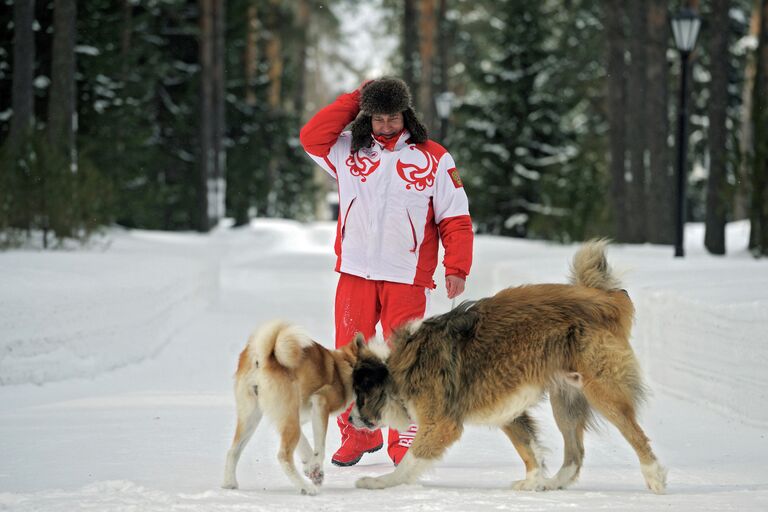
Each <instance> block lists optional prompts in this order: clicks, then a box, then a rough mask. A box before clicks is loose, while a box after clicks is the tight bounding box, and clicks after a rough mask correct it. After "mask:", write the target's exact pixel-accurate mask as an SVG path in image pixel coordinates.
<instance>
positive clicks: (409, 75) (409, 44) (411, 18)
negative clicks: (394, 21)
mask: <svg viewBox="0 0 768 512" xmlns="http://www.w3.org/2000/svg"><path fill="white" fill-rule="evenodd" d="M416 2H417V0H403V40H402V47H401V48H402V52H403V80H405V83H407V84H408V86H409V87H410V88H411V90H412V91H417V90H418V80H417V78H416V68H417V62H418V58H419V25H418V20H419V11H418V9H417V8H416Z"/></svg>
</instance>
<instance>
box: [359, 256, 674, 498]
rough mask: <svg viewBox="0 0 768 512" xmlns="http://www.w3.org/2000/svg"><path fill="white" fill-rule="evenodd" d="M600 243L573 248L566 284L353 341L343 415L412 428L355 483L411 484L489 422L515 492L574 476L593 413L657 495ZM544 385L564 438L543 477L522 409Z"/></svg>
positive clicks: (625, 325)
mask: <svg viewBox="0 0 768 512" xmlns="http://www.w3.org/2000/svg"><path fill="white" fill-rule="evenodd" d="M605 245H606V242H605V241H592V242H589V243H587V244H586V245H585V246H584V247H583V248H582V249H581V250H580V251H579V252H578V253H577V254H576V256H575V258H574V262H573V268H572V276H571V283H572V284H570V285H565V284H540V285H529V286H520V287H517V288H508V289H506V290H503V291H501V292H499V293H497V294H496V295H494V296H493V297H490V298H486V299H482V300H479V301H477V302H475V303H465V304H462V305H461V306H459V307H457V308H456V309H454V310H453V311H451V312H449V313H446V314H444V315H440V316H436V317H433V318H430V319H427V320H423V321H421V322H419V321H416V322H413V323H411V324H409V325H407V326H406V327H405V328H403V329H401V330H400V331H398V332H396V333H395V334H394V335H393V337H392V340H391V343H392V349H391V353H389V354H387V347H386V346H385V345H379V346H378V347H376V346H375V344H373V343H372V344H371V345H369V347H365V345H364V344H363V343H362V339H361V338H358V339H357V343H356V344H357V345H358V349H359V350H360V351H359V353H358V362H357V365H356V366H355V370H354V373H353V385H354V388H355V394H356V404H355V407H354V408H353V410H352V414H351V415H350V420H352V422H353V424H355V425H356V426H358V427H366V428H371V429H373V428H377V427H379V426H381V425H392V426H393V427H395V428H406V427H407V426H408V424H410V423H413V422H416V423H418V425H419V431H418V434H416V438H415V439H414V442H413V445H412V447H411V448H410V450H409V451H408V454H407V455H406V456H405V458H404V459H403V461H402V462H401V463H400V465H399V466H398V467H397V468H396V469H395V471H394V472H392V473H389V474H386V475H383V476H380V477H377V478H370V477H369V478H362V479H360V480H358V481H357V486H358V487H363V488H370V489H380V488H385V487H391V486H394V485H399V484H403V483H408V482H413V481H414V480H415V479H416V478H418V476H419V475H420V474H421V473H422V472H423V471H424V470H425V469H426V468H427V467H429V465H430V464H431V463H432V462H433V461H435V460H436V459H438V458H439V457H441V456H442V455H443V453H444V452H445V450H446V448H448V446H450V445H451V444H453V443H454V442H455V441H456V440H458V439H459V437H460V436H461V433H462V430H463V428H464V424H465V423H472V424H482V425H495V426H498V427H500V428H501V429H502V430H503V431H504V433H505V434H506V435H507V437H509V439H510V440H511V441H512V444H513V445H514V447H515V449H516V450H517V452H518V453H519V454H520V456H521V457H522V459H523V462H524V463H525V469H526V478H525V479H524V480H520V481H518V482H515V483H514V485H513V487H514V488H515V489H526V490H545V489H557V488H564V487H566V486H568V485H569V484H571V483H573V482H574V481H575V480H576V478H577V477H578V475H579V471H580V469H581V465H582V460H583V458H584V441H583V439H584V431H585V429H586V428H587V427H588V426H589V425H590V423H591V421H592V419H593V417H592V410H596V411H598V412H599V413H600V414H602V415H603V416H604V417H605V418H606V419H608V421H610V422H611V423H613V424H614V425H615V426H616V427H617V428H618V429H619V430H620V431H621V433H622V434H623V435H624V437H625V438H626V439H627V441H628V442H629V444H631V445H632V447H633V448H634V449H635V452H637V456H638V458H639V459H640V467H641V470H642V473H643V476H644V477H645V482H646V484H647V485H648V487H649V488H650V489H651V490H652V491H653V492H655V493H662V492H663V491H664V489H665V485H666V471H665V470H664V468H663V467H662V466H661V465H660V464H659V463H658V462H657V460H656V456H655V455H654V454H653V451H651V447H650V444H649V441H648V438H647V437H646V436H645V433H644V432H643V430H642V429H641V428H640V426H639V425H638V423H637V421H636V419H635V411H636V408H637V406H638V403H639V402H640V401H641V400H642V397H643V384H642V380H641V376H640V369H639V367H638V364H637V361H636V360H635V356H634V354H633V352H632V349H631V347H630V345H629V335H630V328H631V326H632V319H633V311H634V308H633V306H632V301H630V299H629V296H628V295H627V293H626V292H625V291H624V290H621V289H619V288H620V284H619V283H618V281H617V280H616V279H615V278H614V276H613V275H612V274H611V271H610V269H609V267H608V264H607V262H606V259H605V255H604V251H605ZM546 392H548V393H549V398H550V402H551V404H552V410H553V412H554V416H555V420H556V422H557V426H558V427H559V429H560V431H561V432H562V434H563V438H564V440H565V450H564V454H565V456H564V460H563V465H562V467H561V468H560V470H559V471H558V473H557V474H556V475H555V476H554V477H552V478H546V477H545V475H544V473H543V465H542V459H541V455H540V453H541V451H540V449H539V445H538V442H537V440H536V427H535V424H534V422H533V420H532V419H531V417H530V416H529V415H528V413H527V410H528V409H529V408H530V407H531V406H533V405H535V404H536V403H537V402H539V400H541V398H542V397H543V395H544V393H546Z"/></svg>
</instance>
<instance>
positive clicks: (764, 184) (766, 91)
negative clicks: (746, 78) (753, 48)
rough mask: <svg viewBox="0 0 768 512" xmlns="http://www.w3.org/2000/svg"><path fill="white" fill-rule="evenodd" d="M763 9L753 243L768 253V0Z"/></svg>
mask: <svg viewBox="0 0 768 512" xmlns="http://www.w3.org/2000/svg"><path fill="white" fill-rule="evenodd" d="M760 12H761V19H760V38H759V42H758V46H757V71H756V74H755V89H754V94H753V96H752V101H753V102H754V103H753V111H752V119H753V123H754V155H755V159H754V166H753V169H752V215H751V220H752V225H751V232H750V237H749V238H750V239H749V243H750V249H751V250H752V252H753V253H754V254H756V255H758V256H768V0H761V2H760Z"/></svg>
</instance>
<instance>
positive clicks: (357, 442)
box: [331, 414, 384, 466]
mask: <svg viewBox="0 0 768 512" xmlns="http://www.w3.org/2000/svg"><path fill="white" fill-rule="evenodd" d="M346 419H347V414H342V415H341V416H339V417H338V418H336V422H337V423H338V424H339V428H340V429H341V447H339V449H338V450H336V453H334V454H333V457H331V462H332V463H333V464H335V465H337V466H354V465H355V464H357V463H358V462H360V459H361V458H362V457H363V455H364V454H366V453H373V452H375V451H378V450H380V449H381V447H382V446H383V445H384V444H383V439H382V437H381V430H376V431H374V432H371V431H370V430H357V429H356V428H355V427H354V426H352V425H351V424H350V423H348V422H347V421H346Z"/></svg>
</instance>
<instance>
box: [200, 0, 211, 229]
mask: <svg viewBox="0 0 768 512" xmlns="http://www.w3.org/2000/svg"><path fill="white" fill-rule="evenodd" d="M214 2H216V0H199V1H198V5H199V7H200V43H199V52H200V57H199V58H200V176H199V181H198V190H197V204H198V212H197V213H198V221H197V222H198V230H199V231H203V232H205V231H208V230H209V229H210V228H211V219H210V215H209V213H210V209H211V203H212V199H213V198H212V197H211V191H210V189H209V185H210V180H211V178H212V176H213V174H214V166H215V161H216V157H215V152H214V146H213V131H214V126H213V125H214V123H213V121H214V119H215V112H214V106H213V80H212V75H213V46H214V42H213V38H214V34H213V31H214V28H213V25H214V19H213V16H214V14H213V4H214Z"/></svg>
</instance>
